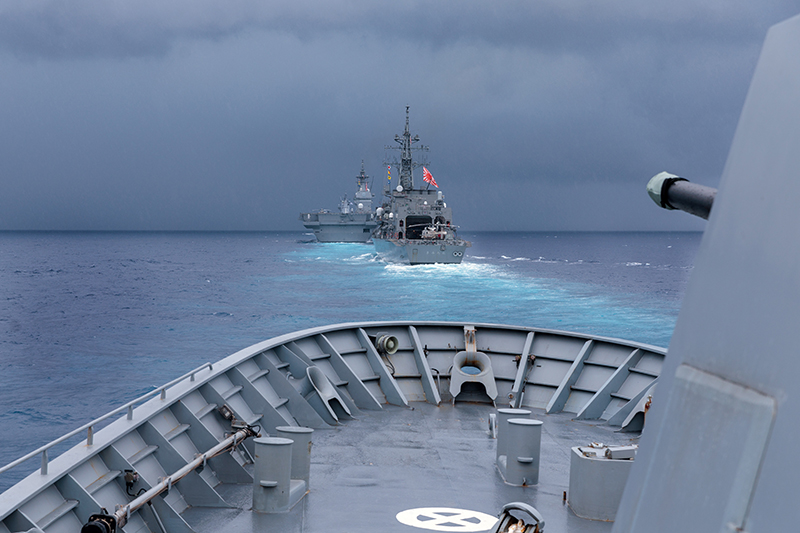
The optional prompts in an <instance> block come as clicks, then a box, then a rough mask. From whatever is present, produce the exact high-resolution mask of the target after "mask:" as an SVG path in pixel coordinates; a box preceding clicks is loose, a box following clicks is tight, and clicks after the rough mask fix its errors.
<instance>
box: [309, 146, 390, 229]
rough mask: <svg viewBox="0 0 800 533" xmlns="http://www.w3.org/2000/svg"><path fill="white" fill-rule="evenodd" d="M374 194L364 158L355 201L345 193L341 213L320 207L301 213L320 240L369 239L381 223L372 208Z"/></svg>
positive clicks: (340, 207)
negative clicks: (365, 168) (370, 186)
mask: <svg viewBox="0 0 800 533" xmlns="http://www.w3.org/2000/svg"><path fill="white" fill-rule="evenodd" d="M374 197H375V195H374V194H373V193H372V191H370V190H369V176H367V174H366V172H364V162H363V161H362V162H361V173H360V174H359V175H358V176H356V193H355V195H354V197H353V200H348V199H347V196H346V195H345V196H344V197H343V198H342V200H341V202H340V203H339V212H338V213H336V212H331V211H328V210H327V209H320V210H319V211H315V212H313V213H300V220H301V221H302V222H303V226H305V227H306V229H309V230H311V231H313V232H314V237H316V239H317V241H319V242H367V241H368V240H369V239H370V237H371V235H372V231H373V230H374V229H375V227H376V226H377V225H378V222H377V220H376V219H375V212H374V211H373V209H372V199H373V198H374Z"/></svg>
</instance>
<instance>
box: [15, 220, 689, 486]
mask: <svg viewBox="0 0 800 533" xmlns="http://www.w3.org/2000/svg"><path fill="white" fill-rule="evenodd" d="M463 236H464V237H465V238H467V239H469V240H471V241H472V242H473V247H472V248H470V249H468V250H467V254H466V257H465V259H464V262H463V263H462V264H461V265H431V266H413V267H412V266H407V265H393V264H386V263H383V262H381V261H380V260H378V259H377V257H376V256H375V253H374V250H373V247H372V246H371V245H365V244H318V243H315V242H312V239H313V237H312V236H311V235H309V234H306V233H302V232H281V233H274V232H265V233H62V232H56V233H26V232H22V233H16V232H10V233H8V232H7V233H0V289H1V290H2V293H1V294H0V390H2V391H3V393H2V394H0V465H4V464H7V463H9V462H10V461H12V460H14V459H16V458H17V457H20V456H22V455H24V454H25V453H27V452H29V451H32V450H33V449H35V448H37V447H39V446H41V445H43V444H45V443H47V442H49V441H51V440H53V439H55V438H57V437H59V436H61V435H63V434H65V433H67V432H69V431H71V430H72V429H75V428H77V427H79V426H81V425H82V424H84V423H86V422H88V421H89V420H91V419H93V418H96V417H98V416H100V415H102V414H104V413H106V412H108V411H110V410H111V409H113V408H114V407H117V406H118V405H120V404H122V403H125V402H127V401H130V400H132V399H134V398H136V397H138V396H140V395H142V394H144V393H146V392H148V391H150V390H152V389H153V388H155V387H156V386H158V385H161V384H163V383H166V382H167V381H170V380H171V379H173V378H175V377H177V376H179V375H181V374H183V373H185V372H186V371H188V370H191V369H192V368H194V367H196V366H199V365H201V364H202V363H204V362H213V361H216V360H218V359H221V358H223V357H225V356H227V355H229V354H231V353H233V352H235V351H237V350H239V349H241V348H244V347H246V346H249V345H251V344H253V343H256V342H258V341H261V340H264V339H267V338H270V337H273V336H276V335H279V334H283V333H289V332H292V331H297V330H300V329H305V328H309V327H313V326H319V325H325V324H333V323H339V322H350V321H365V320H454V321H470V322H488V323H502V324H513V325H523V326H537V327H544V328H552V329H560V330H568V331H578V332H583V333H591V334H598V335H604V336H609V337H617V338H624V339H630V340H635V341H639V342H644V343H648V344H654V345H657V346H664V347H666V346H667V345H668V344H669V340H670V337H671V335H672V330H673V328H674V325H675V320H676V318H677V315H678V311H679V308H680V303H681V299H682V297H683V293H684V290H685V286H686V282H687V280H688V277H689V275H690V272H691V269H692V263H693V260H694V256H695V252H696V250H697V248H698V245H699V243H700V238H701V234H699V233H472V234H470V233H464V235H463ZM78 440H79V439H77V438H76V439H74V441H72V442H69V443H66V444H64V445H61V446H60V447H57V448H56V450H55V451H56V454H57V453H58V452H60V451H62V450H64V449H66V448H67V447H69V446H71V445H72V444H74V443H76V442H77V441H78ZM53 455H54V454H51V457H53ZM37 467H38V459H33V460H31V461H29V462H28V463H26V464H24V465H22V466H20V467H17V468H15V469H14V470H12V471H10V472H7V473H5V474H0V490H5V489H6V488H8V487H9V486H10V485H11V484H13V483H15V482H16V481H18V480H19V479H21V478H22V477H24V476H25V475H27V474H28V473H30V472H31V471H33V470H34V469H36V468H37Z"/></svg>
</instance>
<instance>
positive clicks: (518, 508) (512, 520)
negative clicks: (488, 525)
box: [490, 502, 544, 533]
mask: <svg viewBox="0 0 800 533" xmlns="http://www.w3.org/2000/svg"><path fill="white" fill-rule="evenodd" d="M490 533H544V518H543V517H542V515H541V513H540V512H539V511H537V510H536V508H534V507H531V506H530V505H528V504H527V503H522V502H511V503H507V504H505V505H504V506H503V510H502V511H501V512H500V520H498V521H497V524H496V525H495V527H494V529H492V530H491V532H490Z"/></svg>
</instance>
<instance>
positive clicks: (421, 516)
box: [396, 507, 497, 533]
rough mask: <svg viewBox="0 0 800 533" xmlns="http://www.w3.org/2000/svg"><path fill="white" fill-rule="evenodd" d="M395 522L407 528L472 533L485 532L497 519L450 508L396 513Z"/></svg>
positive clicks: (420, 509) (431, 508) (428, 508)
mask: <svg viewBox="0 0 800 533" xmlns="http://www.w3.org/2000/svg"><path fill="white" fill-rule="evenodd" d="M396 518H397V521H398V522H400V523H401V524H405V525H407V526H411V527H416V528H419V529H432V530H433V531H457V532H459V533H460V532H462V531H463V532H464V533H473V532H476V531H487V530H489V529H491V528H492V526H494V525H495V524H496V523H497V517H496V516H492V515H488V514H486V513H480V512H478V511H468V510H466V509H453V508H450V507H420V508H418V509H408V510H406V511H400V512H399V513H397V516H396Z"/></svg>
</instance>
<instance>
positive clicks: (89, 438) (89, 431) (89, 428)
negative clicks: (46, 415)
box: [0, 363, 214, 475]
mask: <svg viewBox="0 0 800 533" xmlns="http://www.w3.org/2000/svg"><path fill="white" fill-rule="evenodd" d="M205 368H208V369H209V370H214V366H213V365H212V364H211V363H203V364H202V365H200V366H198V367H197V368H195V369H194V370H192V371H190V372H187V373H186V374H184V375H182V376H181V377H179V378H175V379H173V380H172V381H170V382H169V383H166V384H164V385H161V386H160V387H158V388H156V389H153V390H151V391H150V392H148V393H147V394H145V395H143V396H140V397H138V398H136V399H135V400H133V401H131V402H128V403H126V404H125V405H123V406H121V407H118V408H117V409H114V410H113V411H111V412H110V413H106V414H105V415H103V416H101V417H100V418H96V419H94V420H92V421H91V422H89V423H88V424H84V425H83V426H81V427H79V428H78V429H76V430H74V431H71V432H70V433H67V434H66V435H64V436H62V437H59V438H58V439H56V440H54V441H53V442H50V443H48V444H45V445H44V446H42V447H41V448H39V449H37V450H34V451H32V452H30V453H29V454H27V455H25V456H23V457H20V458H19V459H17V460H16V461H13V462H11V463H8V464H7V465H6V466H4V467H2V468H0V474H2V473H3V472H6V471H8V470H11V469H12V468H14V467H15V466H18V465H20V464H22V463H24V462H25V461H27V460H29V459H32V458H33V457H35V456H36V455H38V454H42V468H41V473H42V475H46V474H47V464H48V462H49V460H48V458H47V450H49V449H50V448H52V447H53V446H55V445H57V444H61V443H62V442H64V441H65V440H67V439H70V438H72V437H74V436H75V435H77V434H78V433H80V432H82V431H86V445H87V446H91V445H92V444H94V426H96V425H97V424H99V423H100V422H102V421H104V420H107V419H109V418H111V417H112V416H116V415H118V414H119V413H121V412H122V411H125V410H127V411H128V420H133V406H134V405H136V404H138V403H142V402H144V401H145V400H149V399H150V398H152V397H153V396H155V395H156V394H158V393H161V400H166V399H167V389H168V388H170V387H172V386H173V385H175V384H176V383H180V382H181V381H183V380H185V379H186V378H187V377H188V378H189V381H194V375H195V374H197V373H198V372H200V371H201V370H203V369H205Z"/></svg>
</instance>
